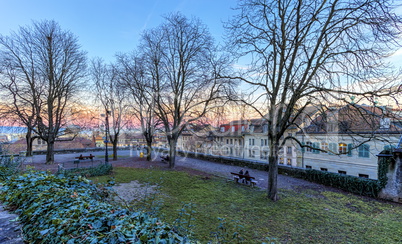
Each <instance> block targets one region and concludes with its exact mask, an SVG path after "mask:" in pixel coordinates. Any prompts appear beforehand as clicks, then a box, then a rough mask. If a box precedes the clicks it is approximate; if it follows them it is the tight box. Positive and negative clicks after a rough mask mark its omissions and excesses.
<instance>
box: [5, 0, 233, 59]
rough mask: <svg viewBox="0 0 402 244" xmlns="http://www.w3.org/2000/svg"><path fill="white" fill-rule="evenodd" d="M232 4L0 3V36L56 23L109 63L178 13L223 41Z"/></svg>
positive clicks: (207, 0) (153, 0) (143, 0)
mask: <svg viewBox="0 0 402 244" xmlns="http://www.w3.org/2000/svg"><path fill="white" fill-rule="evenodd" d="M236 3H237V1H236V0H0V34H2V35H9V34H10V32H11V31H18V29H19V27H20V26H27V25H31V24H32V20H34V21H41V20H55V21H56V22H58V23H59V24H60V26H61V29H62V30H69V31H71V32H72V33H73V34H74V35H76V36H77V37H78V40H79V44H80V45H81V46H82V49H83V50H85V51H87V53H88V57H89V58H93V57H101V58H103V59H104V60H105V61H107V62H113V61H114V56H115V54H116V53H126V52H130V51H133V50H134V49H135V48H136V47H137V45H138V41H139V39H140V36H141V33H142V32H143V31H144V30H146V29H150V28H153V27H156V26H158V25H159V24H161V23H162V22H163V16H164V15H166V14H169V13H172V12H181V13H182V14H184V15H186V16H187V17H191V16H195V17H198V18H199V19H201V21H202V22H203V23H204V24H206V25H207V27H208V28H209V30H210V32H211V34H212V36H213V37H214V38H215V41H216V42H222V41H223V39H222V36H223V32H224V28H223V23H222V22H223V21H227V20H228V19H229V18H230V17H231V16H233V15H234V14H235V11H233V10H232V8H233V7H235V6H236Z"/></svg>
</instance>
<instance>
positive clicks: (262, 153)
mask: <svg viewBox="0 0 402 244" xmlns="http://www.w3.org/2000/svg"><path fill="white" fill-rule="evenodd" d="M260 158H261V159H268V152H261V155H260Z"/></svg>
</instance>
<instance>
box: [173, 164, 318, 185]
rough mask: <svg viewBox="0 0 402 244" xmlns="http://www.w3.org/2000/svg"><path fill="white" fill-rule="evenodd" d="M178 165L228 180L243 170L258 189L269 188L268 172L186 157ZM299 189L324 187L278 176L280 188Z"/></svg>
mask: <svg viewBox="0 0 402 244" xmlns="http://www.w3.org/2000/svg"><path fill="white" fill-rule="evenodd" d="M176 165H178V166H182V167H187V168H192V169H197V170H200V171H203V172H207V173H210V174H214V175H217V176H221V177H225V178H228V179H232V178H233V176H232V175H231V174H230V172H235V173H237V172H239V171H240V169H242V168H243V169H244V170H248V171H249V173H250V175H251V176H253V177H255V179H256V181H257V186H258V187H260V188H264V189H267V188H268V172H266V171H261V170H255V169H248V168H246V167H240V166H233V165H226V164H220V163H215V162H210V161H205V160H200V159H194V158H184V157H177V160H176ZM299 187H300V188H303V187H309V188H313V189H321V188H323V187H324V186H322V185H320V184H317V183H313V182H309V181H306V180H302V179H297V178H293V177H290V176H285V175H278V188H281V189H294V188H299Z"/></svg>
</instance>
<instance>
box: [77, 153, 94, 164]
mask: <svg viewBox="0 0 402 244" xmlns="http://www.w3.org/2000/svg"><path fill="white" fill-rule="evenodd" d="M94 157H95V156H94V155H92V154H89V156H82V154H81V155H80V156H79V157H75V158H76V159H78V161H77V160H75V161H74V163H79V160H84V159H91V161H93V158H94Z"/></svg>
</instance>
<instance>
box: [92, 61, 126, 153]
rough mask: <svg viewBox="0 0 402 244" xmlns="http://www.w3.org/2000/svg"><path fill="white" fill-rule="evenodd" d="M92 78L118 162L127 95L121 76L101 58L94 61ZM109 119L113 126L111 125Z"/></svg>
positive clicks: (108, 137) (108, 136)
mask: <svg viewBox="0 0 402 244" xmlns="http://www.w3.org/2000/svg"><path fill="white" fill-rule="evenodd" d="M91 76H92V78H93V80H94V82H95V88H96V96H97V99H98V100H99V101H100V103H101V106H102V110H103V111H105V115H106V121H105V130H106V133H107V134H108V135H107V138H106V141H109V140H110V142H111V143H112V145H113V160H117V144H118V142H119V136H120V134H121V130H122V129H123V127H124V125H125V123H126V120H125V119H126V118H125V116H126V112H127V93H126V91H125V89H122V87H120V86H119V76H118V74H117V71H116V69H115V68H114V67H113V65H106V64H104V62H103V60H101V59H99V58H96V59H93V60H92V63H91ZM109 115H110V116H109ZM109 119H110V120H111V124H112V126H110V125H109ZM106 144H107V143H106Z"/></svg>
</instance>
